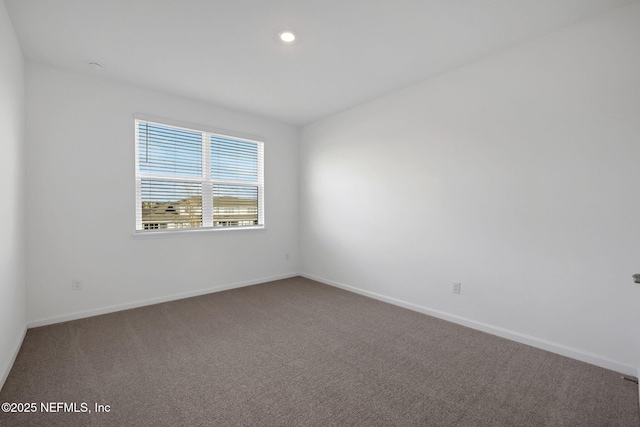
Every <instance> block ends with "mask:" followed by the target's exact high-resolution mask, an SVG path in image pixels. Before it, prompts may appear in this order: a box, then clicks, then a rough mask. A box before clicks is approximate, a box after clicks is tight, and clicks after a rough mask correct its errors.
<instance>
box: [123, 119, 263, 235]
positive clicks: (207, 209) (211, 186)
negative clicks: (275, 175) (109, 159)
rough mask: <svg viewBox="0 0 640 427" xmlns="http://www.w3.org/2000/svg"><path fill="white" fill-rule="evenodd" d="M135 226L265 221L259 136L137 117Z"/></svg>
mask: <svg viewBox="0 0 640 427" xmlns="http://www.w3.org/2000/svg"><path fill="white" fill-rule="evenodd" d="M135 127H136V130H135V134H136V138H135V139H136V231H141V232H154V231H158V230H173V229H175V230H178V229H204V228H207V229H215V228H230V227H256V226H264V188H263V187H264V185H263V183H264V179H263V158H264V146H263V143H262V142H259V141H253V140H249V139H244V138H236V137H233V136H227V135H219V134H216V133H212V132H207V131H202V130H195V129H187V128H184V127H178V126H173V125H167V124H162V123H156V122H151V121H146V120H135Z"/></svg>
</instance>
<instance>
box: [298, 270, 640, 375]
mask: <svg viewBox="0 0 640 427" xmlns="http://www.w3.org/2000/svg"><path fill="white" fill-rule="evenodd" d="M300 275H301V276H303V277H306V278H308V279H311V280H315V281H317V282H321V283H324V284H327V285H331V286H335V287H337V288H341V289H344V290H347V291H350V292H354V293H357V294H360V295H364V296H367V297H370V298H374V299H377V300H380V301H384V302H388V303H390V304H394V305H397V306H400V307H404V308H407V309H409V310H413V311H417V312H420V313H424V314H427V315H429V316H433V317H437V318H439V319H443V320H447V321H449V322H453V323H457V324H460V325H463V326H467V327H470V328H473V329H477V330H479V331H482V332H487V333H489V334H492V335H497V336H499V337H502V338H506V339H509V340H512V341H516V342H519V343H522V344H527V345H530V346H532V347H536V348H539V349H542V350H546V351H550V352H552V353H556V354H560V355H562V356H566V357H570V358H572V359H576V360H580V361H582V362H586V363H590V364H592V365H596V366H600V367H602V368H605V369H610V370H612V371H616V372H620V373H622V374H625V375H634V376H635V375H639V376H640V367H637V366H632V365H627V364H625V363H621V362H618V361H616V360H612V359H609V358H607V357H605V356H602V355H599V354H595V353H591V352H588V351H584V350H579V349H577V348H572V347H569V346H566V345H563V344H558V343H554V342H551V341H547V340H544V339H541V338H538V337H534V336H531V335H527V334H522V333H520V332H516V331H512V330H509V329H505V328H502V327H499V326H493V325H489V324H487V323H483V322H478V321H475V320H472V319H468V318H465V317H461V316H457V315H455V314H450V313H446V312H444V311H440V310H435V309H432V308H429V307H424V306H421V305H418V304H413V303H410V302H406V301H402V300H399V299H396V298H392V297H388V296H385V295H381V294H378V293H375V292H370V291H366V290H363V289H360V288H356V287H353V286H349V285H345V284H343V283H339V282H336V281H333V280H329V279H325V278H322V277H318V276H314V275H312V274H305V273H301V274H300Z"/></svg>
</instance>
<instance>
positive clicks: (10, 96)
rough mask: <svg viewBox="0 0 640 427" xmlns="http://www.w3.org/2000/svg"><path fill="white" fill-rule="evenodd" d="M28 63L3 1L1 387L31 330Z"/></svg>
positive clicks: (0, 90)
mask: <svg viewBox="0 0 640 427" xmlns="http://www.w3.org/2000/svg"><path fill="white" fill-rule="evenodd" d="M24 121H25V119H24V61H23V59H22V52H21V51H20V46H19V45H18V40H17V39H16V36H15V33H14V32H13V26H12V25H11V21H9V15H8V14H7V9H6V8H5V4H4V2H3V1H0V195H1V196H0V197H2V204H1V206H2V208H0V224H2V231H0V388H2V385H3V384H4V381H5V379H6V376H7V375H8V374H9V369H10V368H11V365H12V364H13V359H14V357H15V355H16V354H17V351H18V348H19V346H20V345H21V344H22V338H23V337H24V334H25V332H26V327H27V324H26V286H25V249H24V156H23V152H24V125H25V123H24Z"/></svg>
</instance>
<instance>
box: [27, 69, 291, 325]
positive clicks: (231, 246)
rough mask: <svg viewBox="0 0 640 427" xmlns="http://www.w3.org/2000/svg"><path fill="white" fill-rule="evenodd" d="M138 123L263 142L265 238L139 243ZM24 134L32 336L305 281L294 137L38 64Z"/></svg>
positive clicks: (233, 115) (235, 234)
mask: <svg viewBox="0 0 640 427" xmlns="http://www.w3.org/2000/svg"><path fill="white" fill-rule="evenodd" d="M134 113H142V114H147V115H151V116H156V117H161V118H168V119H171V120H176V121H181V122H188V123H193V124H200V125H204V126H207V127H211V128H215V129H221V130H226V131H229V132H235V133H239V134H241V135H252V136H256V137H259V138H261V139H262V140H263V141H264V142H265V194H266V202H265V209H266V221H267V227H266V229H264V230H241V231H230V230H226V231H218V232H209V233H199V234H197V235H189V236H184V235H181V236H171V237H168V238H153V239H134V238H133V237H132V235H133V232H134V228H135V191H134V127H133V114H134ZM27 128H28V135H27V161H28V172H27V211H28V213H27V222H28V228H27V230H28V231H27V246H28V256H27V278H28V308H29V310H28V319H29V324H30V325H41V324H46V323H51V322H55V321H60V320H65V319H70V318H76V317H80V316H85V315H90V314H95V313H100V312H105V311H110V310H113V309H116V308H123V307H131V306H135V305H139V304H145V303H151V302H156V301H160V300H165V299H171V298H173V297H176V296H185V295H194V294H198V293H205V292H209V291H213V290H216V289H220V288H224V287H229V286H235V285H239V284H247V283H254V282H261V281H264V280H268V279H271V278H279V277H284V276H290V275H292V274H295V273H296V272H297V271H298V265H297V264H298V262H297V253H298V239H297V229H298V223H297V206H298V199H297V197H298V196H297V194H298V190H297V188H298V187H297V185H298V184H297V158H298V148H297V147H298V146H297V140H298V131H297V129H295V128H293V127H291V126H288V125H284V124H280V123H277V122H273V121H269V120H265V119H262V118H257V117H252V116H249V115H246V114H241V113H237V112H233V111H229V110H226V109H222V108H218V107H215V106H211V105H206V104H202V103H198V102H194V101H189V100H185V99H181V98H176V97H173V96H169V95H164V94H160V93H156V92H152V91H148V90H144V89H140V88H136V87H132V86H127V85H123V84H119V83H114V82H112V81H108V80H106V79H103V78H100V77H97V76H93V75H84V74H75V73H72V72H68V71H63V70H59V69H54V68H50V67H48V66H44V65H40V64H35V63H30V62H28V63H27ZM287 253H288V254H290V259H289V260H286V259H285V254H287ZM72 279H80V280H82V282H83V290H81V291H72V290H71V281H72Z"/></svg>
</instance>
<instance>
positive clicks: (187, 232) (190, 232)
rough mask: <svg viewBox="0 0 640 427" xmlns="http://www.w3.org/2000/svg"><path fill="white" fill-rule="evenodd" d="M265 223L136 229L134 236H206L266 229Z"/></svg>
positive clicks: (151, 237) (156, 237)
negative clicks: (247, 225) (157, 229)
mask: <svg viewBox="0 0 640 427" xmlns="http://www.w3.org/2000/svg"><path fill="white" fill-rule="evenodd" d="M264 229H265V226H264V225H256V226H252V227H215V228H214V227H209V228H197V229H182V230H180V229H178V230H162V231H147V230H145V231H134V232H133V235H132V237H133V238H134V239H136V240H137V239H165V238H171V237H187V236H204V235H207V234H209V233H223V232H229V231H248V230H253V231H255V230H264Z"/></svg>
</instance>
